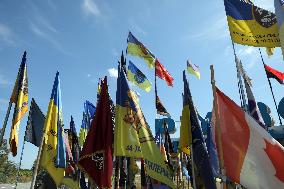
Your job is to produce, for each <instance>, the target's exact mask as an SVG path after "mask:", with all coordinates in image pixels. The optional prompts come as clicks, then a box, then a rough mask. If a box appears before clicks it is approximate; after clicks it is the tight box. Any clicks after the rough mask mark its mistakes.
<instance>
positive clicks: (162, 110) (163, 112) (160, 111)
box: [156, 94, 171, 117]
mask: <svg viewBox="0 0 284 189" xmlns="http://www.w3.org/2000/svg"><path fill="white" fill-rule="evenodd" d="M156 109H157V114H160V115H163V116H167V117H171V115H170V114H169V112H168V111H167V109H166V108H165V107H164V105H163V104H162V102H161V100H160V98H159V97H158V95H157V94H156Z"/></svg>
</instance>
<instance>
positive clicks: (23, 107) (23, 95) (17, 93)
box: [9, 51, 29, 157]
mask: <svg viewBox="0 0 284 189" xmlns="http://www.w3.org/2000/svg"><path fill="white" fill-rule="evenodd" d="M26 55H27V53H26V51H25V52H24V55H23V58H22V62H21V65H20V68H19V72H18V76H17V79H16V82H15V85H14V89H13V92H12V95H11V98H10V102H12V103H15V108H14V114H13V120H12V127H11V132H10V140H9V143H10V150H11V152H12V155H13V156H14V157H15V156H16V155H17V149H18V143H19V136H18V132H19V126H20V121H21V119H22V118H23V117H24V115H25V113H26V112H27V111H28V108H29V107H28V100H29V98H28V71H27V64H26V60H27V59H26Z"/></svg>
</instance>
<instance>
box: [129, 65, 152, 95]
mask: <svg viewBox="0 0 284 189" xmlns="http://www.w3.org/2000/svg"><path fill="white" fill-rule="evenodd" d="M127 78H128V80H129V81H131V82H132V83H134V84H135V85H137V86H138V87H139V88H141V89H143V90H145V91H146V92H150V90H151V87H152V84H151V82H150V81H149V80H148V79H147V77H146V76H145V75H144V74H143V73H142V72H141V71H140V70H139V69H138V68H137V67H136V66H135V65H134V64H133V63H132V62H131V61H129V64H128V70H127Z"/></svg>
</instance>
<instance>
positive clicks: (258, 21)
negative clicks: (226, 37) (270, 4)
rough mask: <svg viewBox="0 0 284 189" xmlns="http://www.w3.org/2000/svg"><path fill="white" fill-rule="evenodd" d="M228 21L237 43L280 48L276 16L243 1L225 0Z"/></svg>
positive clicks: (233, 38)
mask: <svg viewBox="0 0 284 189" xmlns="http://www.w3.org/2000/svg"><path fill="white" fill-rule="evenodd" d="M224 4H225V10H226V15H227V21H228V25H229V30H230V34H231V37H232V40H233V41H234V42H235V43H238V44H242V45H249V46H255V47H280V39H279V33H278V26H277V20H276V15H275V14H274V13H272V12H269V11H267V10H265V9H262V8H259V7H257V6H255V5H253V4H251V3H246V2H245V1H242V0H224Z"/></svg>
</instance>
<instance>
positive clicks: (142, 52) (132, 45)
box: [126, 32, 156, 68]
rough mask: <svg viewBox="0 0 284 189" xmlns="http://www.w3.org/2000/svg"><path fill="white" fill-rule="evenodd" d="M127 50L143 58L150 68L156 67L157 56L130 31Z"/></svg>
mask: <svg viewBox="0 0 284 189" xmlns="http://www.w3.org/2000/svg"><path fill="white" fill-rule="evenodd" d="M126 52H127V53H128V54H131V55H133V56H138V57H140V58H143V59H144V60H145V61H146V63H147V64H148V67H149V68H154V66H155V60H156V58H155V56H154V55H153V54H152V53H151V51H150V50H149V49H147V48H146V47H145V46H144V44H143V43H141V42H140V41H138V39H136V37H134V35H133V34H132V33H131V32H129V33H128V38H127V50H126Z"/></svg>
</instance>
